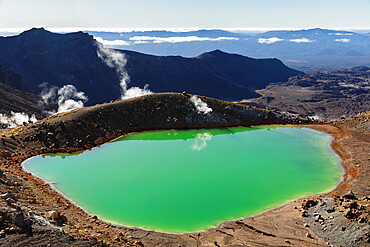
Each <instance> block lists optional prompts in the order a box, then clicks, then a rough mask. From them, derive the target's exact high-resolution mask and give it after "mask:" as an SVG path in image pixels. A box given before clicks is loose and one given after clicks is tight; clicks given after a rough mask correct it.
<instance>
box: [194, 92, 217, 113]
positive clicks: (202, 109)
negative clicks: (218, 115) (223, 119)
mask: <svg viewBox="0 0 370 247" xmlns="http://www.w3.org/2000/svg"><path fill="white" fill-rule="evenodd" d="M190 101H191V102H192V103H193V104H194V106H195V109H197V111H198V113H203V114H209V113H211V112H212V111H213V109H212V108H210V107H208V105H207V103H206V102H203V101H202V100H201V99H200V98H198V97H197V96H195V95H193V96H191V98H190Z"/></svg>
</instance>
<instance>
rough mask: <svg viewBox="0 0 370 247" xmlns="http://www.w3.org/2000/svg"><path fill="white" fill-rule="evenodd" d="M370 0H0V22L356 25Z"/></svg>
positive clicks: (364, 23) (369, 9) (366, 22)
mask: <svg viewBox="0 0 370 247" xmlns="http://www.w3.org/2000/svg"><path fill="white" fill-rule="evenodd" d="M369 13H370V0H32V1H31V0H0V28H23V27H27V28H28V27H33V26H44V27H46V28H52V27H90V28H92V27H96V28H106V27H111V28H112V27H119V28H193V27H194V28H257V29H269V28H271V29H276V28H280V29H281V28H290V29H292V28H297V29H299V28H312V27H321V28H340V29H346V28H362V29H370V14H369Z"/></svg>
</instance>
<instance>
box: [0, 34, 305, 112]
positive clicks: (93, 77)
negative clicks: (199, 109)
mask: <svg viewBox="0 0 370 247" xmlns="http://www.w3.org/2000/svg"><path fill="white" fill-rule="evenodd" d="M98 49H99V46H98V45H97V42H96V41H95V40H94V39H93V37H92V36H90V35H88V34H86V33H82V32H77V33H68V34H56V33H51V32H48V31H46V30H44V29H42V28H39V29H37V28H34V29H31V30H29V31H26V32H23V33H21V34H20V35H18V36H13V37H0V64H2V65H3V66H4V67H5V68H7V69H13V70H14V71H16V72H17V73H19V75H20V76H21V77H22V78H23V81H24V84H25V86H26V89H27V90H28V91H30V92H33V93H38V92H40V91H41V88H40V87H39V85H40V84H42V83H43V82H48V83H49V84H50V85H55V86H59V87H61V86H63V85H66V84H72V85H74V86H75V87H76V88H77V89H78V90H79V91H83V92H85V93H86V95H87V96H88V97H89V101H88V102H87V105H94V104H96V103H103V102H109V101H110V100H116V99H118V98H119V97H120V95H121V91H120V90H121V87H120V76H121V75H120V73H119V72H117V70H116V69H114V68H111V67H109V66H108V65H107V64H106V63H105V62H104V61H102V59H101V58H100V57H99V56H98V54H97V52H98ZM117 52H120V53H122V54H123V55H125V57H126V59H127V65H126V66H125V69H126V70H127V73H128V75H129V76H130V78H131V82H130V84H129V87H131V86H140V87H144V86H145V84H149V89H151V90H152V91H154V92H182V91H187V92H189V93H194V94H200V95H206V96H210V97H215V98H220V99H228V100H240V99H244V98H250V97H255V96H257V94H256V93H255V92H254V89H258V88H263V87H264V86H266V85H267V84H268V83H270V82H277V81H285V80H287V79H288V77H290V76H294V75H297V74H300V73H301V72H298V71H296V70H292V69H290V68H288V67H286V66H285V65H284V64H283V63H282V62H281V61H279V60H277V59H251V58H248V57H244V56H239V55H233V54H228V53H224V52H221V51H218V50H216V51H213V52H209V53H205V54H203V55H201V56H199V57H195V58H184V57H178V56H168V57H162V56H151V55H145V54H142V53H137V52H132V51H119V50H117ZM12 86H14V87H17V88H18V89H22V88H21V87H20V86H19V87H18V86H17V85H15V84H13V85H12ZM23 89H24V88H23Z"/></svg>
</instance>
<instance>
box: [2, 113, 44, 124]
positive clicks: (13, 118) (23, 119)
mask: <svg viewBox="0 0 370 247" xmlns="http://www.w3.org/2000/svg"><path fill="white" fill-rule="evenodd" d="M36 121H37V119H36V117H35V114H33V115H32V116H29V115H27V114H26V113H24V112H11V115H10V116H7V115H4V114H1V113H0V124H3V125H5V126H7V127H8V128H14V127H16V126H19V125H23V123H34V122H36Z"/></svg>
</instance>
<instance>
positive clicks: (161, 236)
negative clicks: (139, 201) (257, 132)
mask: <svg viewBox="0 0 370 247" xmlns="http://www.w3.org/2000/svg"><path fill="white" fill-rule="evenodd" d="M205 104H206V105H205ZM311 123H313V121H312V120H310V118H308V117H304V116H299V115H292V114H289V113H282V112H276V111H275V112H274V111H268V110H262V109H258V108H253V107H247V106H243V105H239V104H233V103H229V102H225V101H221V100H216V99H211V98H207V97H201V96H198V97H196V98H193V96H192V95H188V94H186V93H183V94H177V93H165V94H154V95H147V96H143V97H140V98H135V99H130V100H125V101H116V102H111V103H108V104H102V105H96V106H93V107H87V108H82V109H79V110H75V111H71V112H67V113H62V114H58V115H55V116H52V117H49V118H47V119H43V120H41V121H38V122H36V123H34V124H30V125H26V126H21V127H17V128H14V129H8V130H0V138H1V139H0V160H1V164H0V167H1V170H2V171H3V172H4V173H1V174H0V192H1V194H0V197H1V198H0V245H1V246H22V245H28V246H46V245H49V246H266V245H274V246H326V245H328V244H329V243H334V244H336V245H338V246H339V245H342V246H355V245H358V246H361V245H364V244H366V241H368V235H366V234H367V233H366V231H367V229H368V216H369V211H368V207H369V205H368V203H369V202H368V197H366V195H367V193H368V186H367V185H368V183H369V179H368V178H369V168H368V167H367V166H366V164H367V163H366V162H368V153H366V148H368V147H369V145H368V143H366V142H363V140H360V139H361V138H363V136H364V135H363V134H361V133H359V134H358V136H360V137H361V138H354V137H353V136H354V135H352V134H351V133H349V132H348V131H346V130H345V129H344V128H341V127H336V126H333V125H303V126H309V127H310V126H312V128H315V129H318V130H321V131H325V132H328V133H330V134H332V135H333V136H334V137H335V143H334V148H335V149H336V151H337V152H338V153H339V154H340V155H341V156H342V158H343V159H344V166H345V167H346V168H347V174H346V177H345V182H344V183H343V184H342V185H341V186H339V187H338V188H337V189H336V190H335V191H334V192H332V193H331V194H328V195H325V196H324V197H318V196H313V197H312V198H307V199H304V200H303V201H302V200H297V201H295V202H292V203H291V204H288V205H285V206H282V207H281V208H278V209H275V210H272V211H270V212H266V213H263V214H261V215H257V216H254V217H251V218H246V219H241V220H236V221H231V222H225V223H223V224H221V225H220V226H219V227H217V228H215V229H210V230H208V231H205V232H201V233H191V234H165V233H157V232H151V231H145V230H141V229H132V228H126V227H119V226H114V225H111V224H108V223H105V222H103V221H101V220H100V219H98V218H97V217H96V216H91V215H88V214H86V213H85V212H84V211H82V210H81V209H80V208H78V207H76V206H75V205H74V204H72V203H71V202H69V201H68V200H66V199H65V198H63V197H62V196H61V195H60V194H58V193H56V192H55V191H54V190H52V189H51V187H50V186H49V185H47V184H45V183H44V182H43V181H41V180H39V179H37V178H35V177H33V176H32V175H31V174H29V173H27V172H24V171H23V170H22V169H21V166H20V164H21V162H22V161H24V160H25V159H26V158H29V157H32V156H34V155H38V154H42V153H57V152H77V151H82V150H86V149H89V148H92V147H94V146H98V145H101V144H103V143H106V142H108V141H110V140H113V139H115V138H117V137H119V136H122V135H124V134H127V133H130V132H135V131H144V130H159V129H188V128H202V127H204V128H209V127H226V126H238V125H243V126H247V125H260V124H311ZM356 133H357V132H356ZM364 143H365V144H364ZM343 145H345V146H343ZM367 150H368V149H367ZM97 183H99V181H97ZM350 188H352V189H353V190H354V192H355V193H356V195H357V196H362V197H363V198H362V197H361V198H362V199H360V201H359V200H357V199H356V200H357V201H356V200H355V199H345V198H343V199H342V197H341V196H343V194H345V192H346V191H348V190H349V189H350ZM308 201H314V202H313V203H311V202H308ZM352 201H355V202H356V205H357V206H356V208H353V205H352V204H351V202H352ZM132 203H135V202H132ZM324 203H325V204H324ZM350 204H351V205H352V206H350ZM316 207H320V208H316ZM329 207H330V208H331V207H333V208H334V210H335V213H333V214H330V215H327V214H329V213H328V212H327V209H328V208H329ZM348 208H350V210H348ZM347 211H350V212H351V213H353V214H351V213H348V212H347ZM304 212H305V213H304ZM358 212H360V213H361V214H359V213H358ZM317 216H319V217H317ZM331 216H332V217H333V218H330V217H331ZM328 217H329V218H328ZM348 217H350V218H348ZM316 218H317V221H315V220H316ZM321 218H325V220H326V219H328V220H327V221H325V226H324V227H322V225H323V224H321V223H322V221H321ZM329 220H332V221H333V222H335V224H334V227H331V225H330V223H331V222H329ZM338 220H339V221H338ZM342 221H343V222H344V223H337V222H342ZM347 222H350V224H351V226H350V227H348V226H347V227H346V226H345V224H347ZM336 226H345V227H346V229H345V230H344V231H342V228H338V227H336ZM324 229H325V231H323V230H324ZM339 230H340V231H339ZM353 231H355V234H353V233H352V232H353ZM334 233H335V234H334ZM330 234H332V235H330ZM328 236H332V237H328ZM341 236H345V241H341V239H340V237H341ZM355 240H356V241H355ZM348 244H349V245H348Z"/></svg>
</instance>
